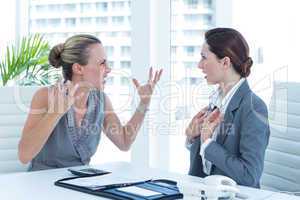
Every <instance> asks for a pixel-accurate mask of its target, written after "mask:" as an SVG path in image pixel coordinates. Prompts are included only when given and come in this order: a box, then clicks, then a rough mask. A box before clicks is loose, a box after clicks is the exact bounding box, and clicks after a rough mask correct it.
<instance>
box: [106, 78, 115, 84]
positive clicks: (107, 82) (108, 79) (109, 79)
mask: <svg viewBox="0 0 300 200" xmlns="http://www.w3.org/2000/svg"><path fill="white" fill-rule="evenodd" d="M113 84H114V77H111V76H110V77H107V78H106V85H113Z"/></svg>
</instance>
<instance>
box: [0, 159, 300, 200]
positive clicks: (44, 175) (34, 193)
mask: <svg viewBox="0 0 300 200" xmlns="http://www.w3.org/2000/svg"><path fill="white" fill-rule="evenodd" d="M93 167H97V168H99V169H104V170H108V171H111V172H115V173H122V174H123V175H124V176H125V177H137V178H144V177H145V178H146V177H148V178H149V177H153V178H168V179H173V180H176V181H193V182H201V178H197V177H192V176H188V175H180V174H174V173H169V172H164V171H161V170H156V169H149V168H147V169H138V168H136V167H133V166H132V165H131V164H129V163H124V162H116V163H108V164H104V165H99V166H93ZM70 176H72V175H71V174H70V172H68V171H67V170H66V169H65V168H64V169H54V170H46V171H38V172H22V173H13V174H5V175H0V199H3V200H6V199H7V200H8V199H9V200H99V199H104V198H100V197H98V196H94V195H89V194H85V193H81V192H77V191H73V190H70V189H66V188H62V187H58V186H55V185H54V182H55V181H56V180H58V179H61V178H65V177H70ZM240 190H241V193H243V194H247V195H248V196H249V197H250V198H249V200H254V199H255V200H260V199H268V200H271V199H272V200H280V199H282V200H289V199H290V200H294V199H295V200H299V199H300V197H295V196H290V195H285V194H279V193H274V192H270V191H264V190H257V189H253V188H248V187H240Z"/></svg>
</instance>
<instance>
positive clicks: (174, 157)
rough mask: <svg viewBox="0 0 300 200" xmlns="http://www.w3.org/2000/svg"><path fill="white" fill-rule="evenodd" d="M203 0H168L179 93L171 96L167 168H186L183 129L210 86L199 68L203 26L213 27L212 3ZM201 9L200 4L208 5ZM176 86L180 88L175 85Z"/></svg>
mask: <svg viewBox="0 0 300 200" xmlns="http://www.w3.org/2000/svg"><path fill="white" fill-rule="evenodd" d="M207 2H208V1H206V2H205V1H204V0H171V74H172V80H173V81H174V82H175V83H176V86H177V88H176V89H173V88H172V89H171V90H172V91H173V90H174V93H179V98H176V99H172V108H176V109H175V111H174V112H172V116H171V120H172V127H175V129H174V130H175V133H172V134H171V135H170V152H171V153H170V165H169V166H170V170H171V171H175V172H179V173H184V174H186V173H187V172H188V167H189V152H188V150H187V149H186V148H185V135H184V132H185V129H186V127H187V125H188V123H189V122H190V120H191V118H192V117H193V116H194V114H195V113H196V112H198V111H199V110H200V108H202V107H204V106H206V103H207V102H208V99H207V98H208V94H209V91H210V90H211V88H209V87H208V86H207V84H206V81H205V80H204V78H203V74H202V73H201V70H199V69H198V62H199V60H200V50H201V45H202V43H203V37H204V33H205V31H206V30H208V29H209V28H210V27H213V26H214V24H213V20H212V18H213V15H214V14H215V13H214V11H213V7H212V4H209V2H208V3H207ZM208 4H209V9H207V10H203V9H201V8H203V7H208ZM178 88H179V89H178Z"/></svg>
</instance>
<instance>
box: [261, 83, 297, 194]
mask: <svg viewBox="0 0 300 200" xmlns="http://www.w3.org/2000/svg"><path fill="white" fill-rule="evenodd" d="M269 120H270V128H271V135H270V141H269V145H268V147H267V151H266V156H265V168H264V172H263V176H262V181H261V184H262V188H264V189H271V190H274V191H286V192H292V193H296V192H298V193H299V192H300V83H291V82H276V83H274V90H273V94H272V98H271V104H270V107H269Z"/></svg>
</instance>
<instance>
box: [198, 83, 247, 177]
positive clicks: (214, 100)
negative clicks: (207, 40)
mask: <svg viewBox="0 0 300 200" xmlns="http://www.w3.org/2000/svg"><path fill="white" fill-rule="evenodd" d="M245 80H246V79H245V78H241V79H240V80H239V81H238V82H237V83H236V84H235V85H234V86H233V87H232V88H231V89H230V90H229V91H228V93H227V94H226V96H225V97H224V98H223V93H222V90H221V88H218V89H217V90H216V91H215V92H214V93H213V94H212V95H211V96H210V98H209V105H211V104H212V105H213V106H217V108H219V110H220V112H221V114H223V115H224V114H225V112H226V109H227V107H228V104H229V102H230V100H231V99H232V97H233V95H234V94H235V93H236V91H237V90H238V89H239V87H240V86H241V85H242V83H243V82H244V81H245ZM219 128H220V125H219V126H217V127H216V128H215V130H214V132H213V135H212V137H211V138H208V139H207V140H206V141H205V142H203V143H202V144H201V148H200V155H201V158H202V164H203V171H204V172H205V173H206V174H208V175H209V174H210V169H208V167H207V165H209V166H211V162H210V161H208V160H206V159H205V149H206V148H207V146H208V145H209V144H210V143H211V142H212V141H216V139H217V135H218V131H219Z"/></svg>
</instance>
